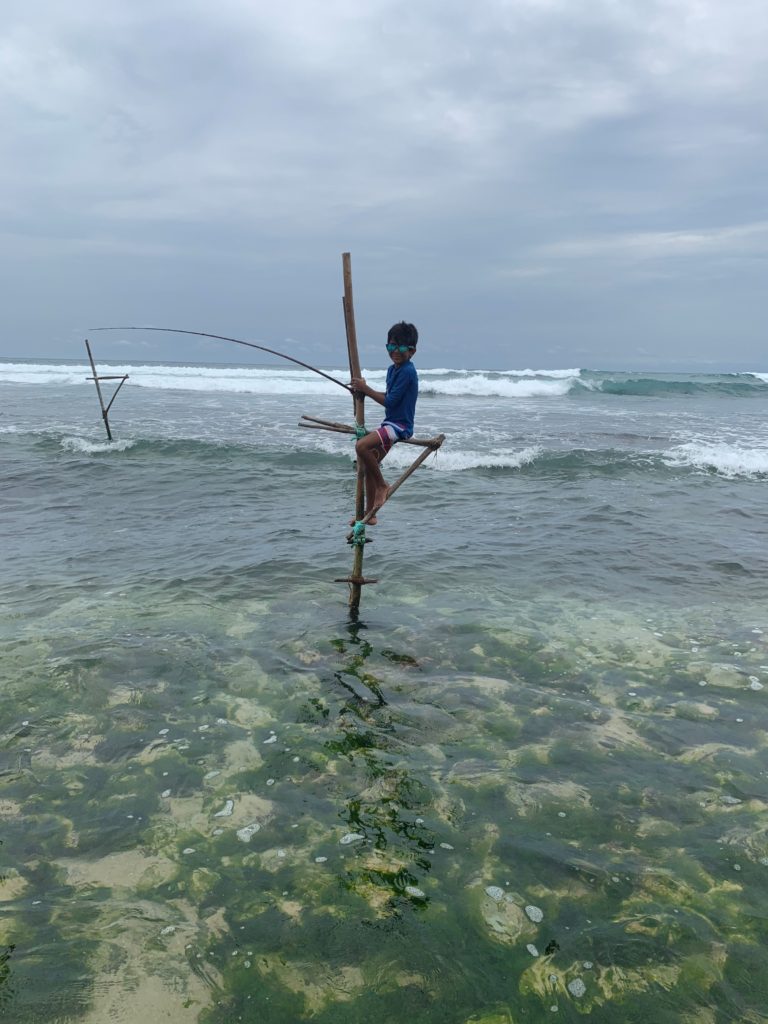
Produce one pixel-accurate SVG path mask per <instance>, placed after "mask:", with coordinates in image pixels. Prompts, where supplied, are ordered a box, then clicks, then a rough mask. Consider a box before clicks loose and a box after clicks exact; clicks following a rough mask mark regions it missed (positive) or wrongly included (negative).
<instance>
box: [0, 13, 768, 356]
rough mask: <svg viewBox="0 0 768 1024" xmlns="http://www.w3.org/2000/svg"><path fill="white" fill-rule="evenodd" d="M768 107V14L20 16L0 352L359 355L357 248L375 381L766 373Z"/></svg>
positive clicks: (3, 66) (0, 60) (367, 351)
mask: <svg viewBox="0 0 768 1024" xmlns="http://www.w3.org/2000/svg"><path fill="white" fill-rule="evenodd" d="M767 100H768V4H767V3H766V2H765V0H728V2H726V0H590V2H589V3H587V2H585V0H473V2H471V3H470V2H469V0H408V2H403V0H325V2H324V3H322V4H321V3H318V2H316V0H280V2H277V3H266V2H264V0H216V2H214V3H211V2H209V0H206V2H205V3H203V2H198V0H152V2H148V0H131V2H130V3H129V2H127V0H124V2H112V3H110V2H105V0H67V2H66V3H62V2H60V0H3V5H2V28H1V29H0V125H1V126H2V132H1V134H0V208H1V209H2V215H3V216H2V225H1V233H0V267H1V272H2V285H3V288H2V292H3V298H2V303H0V355H2V356H26V357H34V356H43V357H48V358H51V357H53V358H56V357H61V358H80V357H81V356H82V355H83V354H84V347H83V338H85V337H86V336H87V335H88V333H89V329H90V328H92V327H95V326H98V325H101V324H118V325H122V324H142V325H146V324H153V325H156V326H165V327H185V328H190V329H192V330H200V331H211V332H214V333H218V334H227V335H233V336H235V337H240V338H244V339H249V340H252V341H256V342H261V343H262V344H266V345H268V346H270V347H275V348H278V349H283V350H284V351H286V352H289V353H290V354H293V355H295V356H297V357H299V358H302V359H306V360H308V361H311V362H312V361H313V362H316V363H317V364H319V365H324V366H328V365H337V366H339V365H343V363H344V347H343V346H344V342H343V338H344V331H343V321H342V313H341V294H342V290H343V286H342V275H341V253H342V252H344V251H350V252H351V253H352V268H353V281H354V289H355V307H356V316H357V326H358V334H359V340H360V349H361V356H362V360H363V363H364V364H365V365H367V366H375V365H380V364H382V363H383V362H384V358H385V353H384V352H383V343H384V341H385V336H386V330H387V328H388V327H389V325H390V324H391V323H392V322H394V321H396V320H400V319H406V320H411V321H413V322H414V323H416V325H417V326H418V328H419V331H420V335H421V341H420V346H419V352H418V356H417V359H418V360H419V363H420V364H421V365H422V366H425V367H429V366H431V367H438V366H473V367H489V368H494V367H495V368H518V369H522V368H525V367H534V368H565V367H575V366H582V367H591V368H603V369H618V368H624V369H643V368H651V369H662V370H663V369H686V368H687V369H700V370H707V369H737V370H738V369H753V370H766V369H768V354H766V345H765V341H766V326H765V325H766V292H767V291H768V289H766V273H765V271H766V267H767V266H768V195H767V188H768V186H767V182H768V173H767V169H768V143H767V142H766V129H767V128H768V102H767ZM91 339H92V342H93V346H94V350H95V352H96V354H97V358H101V359H120V360H124V361H126V362H136V361H144V360H148V359H177V360H190V361H201V360H202V361H213V360H220V361H233V362H239V361H242V360H244V359H247V358H248V355H249V353H248V352H247V350H245V349H243V348H242V347H239V346H232V345H228V344H226V343H224V342H214V341H205V340H203V339H198V338H181V337H175V336H173V335H160V334H155V335H151V334H143V333H142V334H138V333H134V334H122V335H121V334H120V333H117V334H114V335H111V334H99V335H91ZM253 355H254V361H262V360H261V359H260V358H259V356H258V354H257V353H254V354H253Z"/></svg>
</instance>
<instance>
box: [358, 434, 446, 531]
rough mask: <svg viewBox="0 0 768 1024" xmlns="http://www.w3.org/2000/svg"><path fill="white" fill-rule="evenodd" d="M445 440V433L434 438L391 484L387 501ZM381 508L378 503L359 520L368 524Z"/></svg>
mask: <svg viewBox="0 0 768 1024" xmlns="http://www.w3.org/2000/svg"><path fill="white" fill-rule="evenodd" d="M444 440H445V434H438V435H437V437H435V438H433V439H432V443H431V444H430V447H429V448H427V449H425V450H424V451H423V452H422V453H421V455H419V456H418V458H416V459H415V460H414V461H413V463H412V464H411V465H410V466H409V467H408V469H406V471H405V472H404V473H402V474H401V475H400V476H399V477H398V478H397V480H395V482H394V483H393V484H391V485H390V487H389V488H388V490H387V501H389V499H390V498H391V497H392V495H393V494H394V493H395V491H396V490H397V489H398V487H400V486H401V484H403V483H405V481H406V480H407V479H408V477H409V476H410V475H411V473H415V472H416V470H417V469H418V468H419V466H420V465H421V464H422V462H423V461H424V460H425V459H427V458H429V456H430V455H431V454H432V452H436V451H437V449H438V448H439V447H440V445H441V444H442V443H443V441H444ZM380 508H381V505H377V506H376V508H372V509H371V511H370V512H369V513H368V514H367V515H366V516H364V517H363V518H362V519H361V520H359V522H362V523H363V524H367V523H368V520H369V519H372V518H373V517H374V516H375V515H376V513H377V512H378V511H379V509H380ZM353 534H354V531H353V530H350V531H349V533H348V534H347V540H349V541H351V540H352V537H353Z"/></svg>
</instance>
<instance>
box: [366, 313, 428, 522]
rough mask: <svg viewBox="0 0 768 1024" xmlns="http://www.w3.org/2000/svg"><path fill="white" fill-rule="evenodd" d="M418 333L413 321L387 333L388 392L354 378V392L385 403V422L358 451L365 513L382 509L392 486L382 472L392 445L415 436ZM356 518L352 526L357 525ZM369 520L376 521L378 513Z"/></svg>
mask: <svg viewBox="0 0 768 1024" xmlns="http://www.w3.org/2000/svg"><path fill="white" fill-rule="evenodd" d="M418 340H419V332H418V331H417V330H416V328H415V327H414V326H413V324H407V323H406V322H405V321H404V320H401V321H400V323H399V324H394V325H393V326H392V327H390V329H389V333H388V334H387V352H389V358H390V359H391V361H392V365H391V366H390V367H389V368H388V369H387V384H386V391H383V392H382V391H374V389H373V388H372V387H369V386H368V384H366V383H365V378H364V377H353V378H352V381H351V384H352V390H353V391H360V392H362V394H364V395H367V396H368V398H372V399H373V400H374V402H378V403H379V405H383V406H384V421H383V423H382V424H381V426H380V427H378V428H377V429H376V430H372V431H370V433H368V434H366V435H365V437H361V438H360V439H359V440H358V442H357V444H356V445H355V451H356V453H357V457H358V459H360V463H361V465H362V467H363V470H364V472H365V514H366V515H368V513H369V512H371V511H372V510H374V509H379V508H381V506H382V505H383V504H384V502H385V501H386V500H387V497H388V495H389V486H388V484H387V482H386V480H385V479H384V477H383V476H382V475H381V469H380V468H379V463H380V462H381V460H382V459H383V458H384V457H385V456H386V454H387V452H388V451H389V450H390V448H391V447H392V445H393V444H396V443H397V442H398V441H402V440H405V439H406V438H409V437H412V436H413V417H414V415H415V412H416V398H417V396H418V394H419V378H418V375H417V373H416V367H415V366H414V365H413V363H412V362H411V359H412V357H413V354H414V352H415V351H416V345H417V343H418ZM354 522H355V521H354V519H353V520H352V523H351V524H350V525H354ZM368 523H369V525H370V526H374V525H375V524H376V516H372V517H371V518H370V519H369V520H368Z"/></svg>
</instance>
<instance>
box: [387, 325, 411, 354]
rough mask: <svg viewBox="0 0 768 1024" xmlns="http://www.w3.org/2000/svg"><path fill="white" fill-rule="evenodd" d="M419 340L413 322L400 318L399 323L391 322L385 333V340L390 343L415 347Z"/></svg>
mask: <svg viewBox="0 0 768 1024" xmlns="http://www.w3.org/2000/svg"><path fill="white" fill-rule="evenodd" d="M418 341H419V332H418V331H417V330H416V328H415V327H414V326H413V324H407V323H406V322H405V320H401V321H400V323H399V324H393V325H392V326H391V327H390V328H389V334H387V342H388V343H389V344H392V345H409V346H410V347H411V348H416V345H417V344H418Z"/></svg>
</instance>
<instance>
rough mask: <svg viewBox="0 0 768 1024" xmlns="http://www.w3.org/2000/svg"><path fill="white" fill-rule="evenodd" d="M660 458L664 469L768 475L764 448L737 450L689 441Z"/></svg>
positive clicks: (724, 445)
mask: <svg viewBox="0 0 768 1024" xmlns="http://www.w3.org/2000/svg"><path fill="white" fill-rule="evenodd" d="M663 458H664V462H665V463H666V464H667V465H668V466H692V467H693V468H694V469H702V470H714V471H715V472H716V473H720V474H721V475H722V476H726V477H736V476H761V475H763V474H766V473H768V448H739V447H737V446H736V445H730V444H711V443H705V442H701V441H689V442H688V443H687V444H681V445H679V446H678V447H677V448H673V449H672V450H671V451H668V452H665V453H664V456H663Z"/></svg>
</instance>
